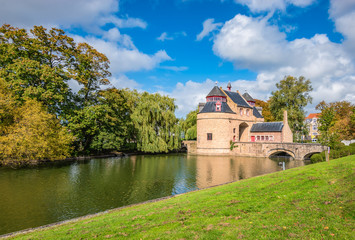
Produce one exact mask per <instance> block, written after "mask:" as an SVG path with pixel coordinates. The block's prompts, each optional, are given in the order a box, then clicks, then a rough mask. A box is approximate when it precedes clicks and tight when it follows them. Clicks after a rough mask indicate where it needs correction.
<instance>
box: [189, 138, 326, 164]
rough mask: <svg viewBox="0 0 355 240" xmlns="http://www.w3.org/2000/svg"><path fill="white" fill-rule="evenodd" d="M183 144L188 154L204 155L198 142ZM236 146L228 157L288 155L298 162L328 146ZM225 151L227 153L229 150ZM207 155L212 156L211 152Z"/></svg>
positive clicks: (296, 144) (245, 144)
mask: <svg viewBox="0 0 355 240" xmlns="http://www.w3.org/2000/svg"><path fill="white" fill-rule="evenodd" d="M183 144H184V146H185V147H186V148H187V152H188V153H191V154H204V152H203V150H202V151H201V150H200V149H199V148H198V147H197V144H196V141H184V142H183ZM234 146H235V148H234V149H233V150H229V153H228V155H235V156H249V157H270V156H275V155H279V154H285V153H286V154H287V155H290V156H291V157H292V158H294V159H296V160H304V159H308V158H310V156H312V155H313V154H315V153H320V152H323V151H325V150H327V147H326V146H322V145H321V144H317V143H281V142H272V143H271V142H263V143H259V142H258V143H257V142H235V144H234ZM224 150H225V151H224V152H226V150H227V149H224ZM227 152H228V151H227ZM206 154H211V152H209V153H206Z"/></svg>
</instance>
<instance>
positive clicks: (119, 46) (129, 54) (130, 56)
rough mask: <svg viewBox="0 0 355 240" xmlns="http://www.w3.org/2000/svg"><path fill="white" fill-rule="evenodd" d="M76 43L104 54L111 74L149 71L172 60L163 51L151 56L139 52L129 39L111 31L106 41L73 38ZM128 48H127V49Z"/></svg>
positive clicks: (94, 38)
mask: <svg viewBox="0 0 355 240" xmlns="http://www.w3.org/2000/svg"><path fill="white" fill-rule="evenodd" d="M73 37H74V39H75V41H76V42H87V43H88V44H90V45H91V46H93V47H94V48H95V49H97V50H98V51H99V52H102V53H104V54H105V55H106V56H107V57H108V58H109V60H110V63H111V64H110V71H111V72H112V73H113V74H122V73H125V72H132V71H141V70H151V69H153V68H155V67H157V66H159V64H160V63H161V62H164V61H168V60H172V59H171V57H170V56H169V55H168V54H167V53H166V52H165V50H159V51H157V52H156V53H155V54H153V55H148V54H145V53H142V52H140V51H139V50H138V49H137V48H136V47H135V46H134V45H133V43H132V41H131V40H130V38H129V37H128V36H125V35H123V36H122V35H120V34H119V33H118V32H117V31H115V30H113V31H112V32H111V33H110V31H109V32H108V35H107V36H106V38H107V39H110V38H111V40H114V41H108V40H105V39H99V38H96V37H85V38H84V37H81V36H77V35H75V36H73ZM128 47H129V48H128Z"/></svg>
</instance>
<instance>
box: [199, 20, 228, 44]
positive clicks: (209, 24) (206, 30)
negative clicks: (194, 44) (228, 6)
mask: <svg viewBox="0 0 355 240" xmlns="http://www.w3.org/2000/svg"><path fill="white" fill-rule="evenodd" d="M213 22H214V19H213V18H209V19H206V20H205V21H204V22H203V24H202V26H203V29H202V31H201V32H200V33H199V34H198V35H197V36H196V40H197V41H201V40H202V39H203V38H204V37H206V36H207V35H209V34H210V33H211V32H213V31H215V30H217V29H218V28H219V27H220V26H222V23H213Z"/></svg>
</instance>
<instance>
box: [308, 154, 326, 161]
mask: <svg viewBox="0 0 355 240" xmlns="http://www.w3.org/2000/svg"><path fill="white" fill-rule="evenodd" d="M324 161H325V158H323V157H322V155H321V154H319V153H316V154H313V155H312V156H311V163H318V162H324Z"/></svg>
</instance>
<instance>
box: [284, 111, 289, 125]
mask: <svg viewBox="0 0 355 240" xmlns="http://www.w3.org/2000/svg"><path fill="white" fill-rule="evenodd" d="M283 123H284V126H286V125H288V119H287V110H284V120H283Z"/></svg>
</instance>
